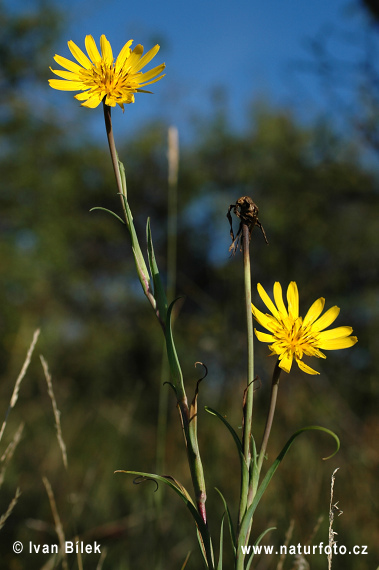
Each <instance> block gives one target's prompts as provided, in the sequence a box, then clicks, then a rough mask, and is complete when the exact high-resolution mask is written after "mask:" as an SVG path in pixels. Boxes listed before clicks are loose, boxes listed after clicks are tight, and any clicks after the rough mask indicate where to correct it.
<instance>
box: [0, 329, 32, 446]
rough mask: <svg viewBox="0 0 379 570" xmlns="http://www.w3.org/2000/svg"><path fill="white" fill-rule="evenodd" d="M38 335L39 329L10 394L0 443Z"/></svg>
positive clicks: (0, 431) (0, 433)
mask: <svg viewBox="0 0 379 570" xmlns="http://www.w3.org/2000/svg"><path fill="white" fill-rule="evenodd" d="M39 333H40V329H37V330H36V331H34V334H33V340H32V342H31V345H30V347H29V350H28V352H27V355H26V359H25V362H24V364H23V366H22V368H21V372H20V374H19V375H18V378H17V380H16V383H15V385H14V389H13V394H12V398H11V401H10V404H9V408H8V411H7V413H6V415H5V420H4V422H3V425H2V426H1V430H0V441H1V439H2V437H3V433H4V430H5V426H6V424H7V420H8V416H9V412H10V411H11V409H12V408H14V407H15V405H16V402H17V399H18V393H19V391H20V385H21V382H22V380H23V378H24V376H25V374H26V371H27V369H28V367H29V364H30V361H31V359H32V354H33V351H34V347H35V345H36V343H37V340H38V337H39Z"/></svg>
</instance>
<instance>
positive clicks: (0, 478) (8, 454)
mask: <svg viewBox="0 0 379 570" xmlns="http://www.w3.org/2000/svg"><path fill="white" fill-rule="evenodd" d="M23 429H24V423H21V424H20V425H19V426H18V429H17V431H16V433H15V434H14V436H13V439H12V441H11V442H10V444H9V445H8V447H7V448H6V450H5V451H4V453H3V455H2V457H1V459H0V462H1V463H3V466H2V468H1V471H0V487H1V485H2V484H3V482H4V476H5V470H6V468H7V465H8V463H9V462H10V460H11V459H12V457H13V454H14V451H15V449H16V447H17V445H18V443H19V441H20V439H21V436H22V432H23Z"/></svg>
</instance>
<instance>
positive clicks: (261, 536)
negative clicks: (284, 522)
mask: <svg viewBox="0 0 379 570" xmlns="http://www.w3.org/2000/svg"><path fill="white" fill-rule="evenodd" d="M270 530H276V526H272V527H270V528H267V529H266V530H264V531H263V532H262V534H260V535H259V536H258V538H257V540H256V541H255V543H254V546H258V545H259V543H260V541H261V540H262V538H263V537H264V536H265V535H266V534H267V533H268V532H270ZM254 554H255V552H254V548H253V552H252V554H251V556H250V558H249V560H248V562H247V565H246V570H250V566H251V563H252V561H253V558H254Z"/></svg>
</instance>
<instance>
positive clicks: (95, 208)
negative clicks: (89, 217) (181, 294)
mask: <svg viewBox="0 0 379 570" xmlns="http://www.w3.org/2000/svg"><path fill="white" fill-rule="evenodd" d="M94 210H103V212H108V214H112V216H114V217H115V218H117V220H118V221H119V222H121V223H122V224H124V226H125V222H124V220H123V219H122V218H120V216H118V215H117V214H116V213H115V212H112V210H108V208H102V207H101V206H95V207H94V208H91V209H90V212H93V211H94Z"/></svg>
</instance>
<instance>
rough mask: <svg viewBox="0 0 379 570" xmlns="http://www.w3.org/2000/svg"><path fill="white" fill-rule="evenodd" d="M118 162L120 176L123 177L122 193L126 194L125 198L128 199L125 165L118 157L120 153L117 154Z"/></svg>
mask: <svg viewBox="0 0 379 570" xmlns="http://www.w3.org/2000/svg"><path fill="white" fill-rule="evenodd" d="M117 162H118V170H119V173H120V178H121V185H122V193H123V195H124V196H125V199H127V198H128V193H127V188H126V176H125V167H124V165H123V163H122V162H121V160H120V159H119V158H118V155H117Z"/></svg>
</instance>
